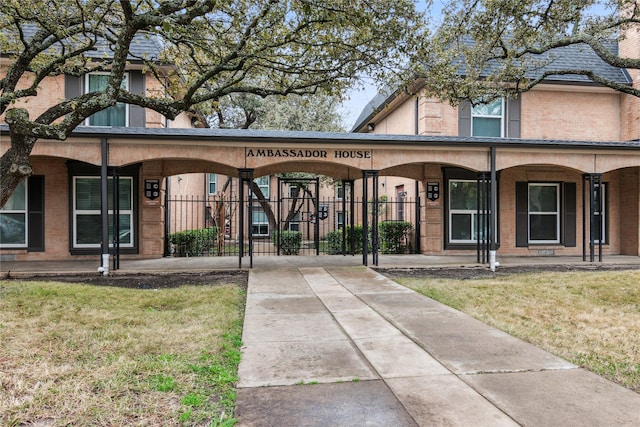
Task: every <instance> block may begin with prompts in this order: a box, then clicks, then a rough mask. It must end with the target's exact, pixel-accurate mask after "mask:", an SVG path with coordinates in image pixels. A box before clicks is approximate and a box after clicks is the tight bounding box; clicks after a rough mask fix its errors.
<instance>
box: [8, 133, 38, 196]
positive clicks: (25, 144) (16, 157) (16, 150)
mask: <svg viewBox="0 0 640 427" xmlns="http://www.w3.org/2000/svg"><path fill="white" fill-rule="evenodd" d="M34 144H35V138H31V137H24V136H22V135H11V147H10V148H9V149H8V150H7V152H6V153H4V154H3V155H2V158H0V207H2V206H4V205H5V204H6V203H7V200H9V197H11V194H13V191H14V190H15V189H16V187H17V186H18V184H20V182H21V181H22V180H23V179H25V178H27V177H28V176H30V175H31V174H33V168H32V167H31V162H30V161H29V154H31V149H32V148H33V145H34Z"/></svg>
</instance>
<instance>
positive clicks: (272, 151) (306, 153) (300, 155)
mask: <svg viewBox="0 0 640 427" xmlns="http://www.w3.org/2000/svg"><path fill="white" fill-rule="evenodd" d="M247 157H269V158H275V157H282V158H296V159H370V158H371V150H311V149H298V148H249V149H247Z"/></svg>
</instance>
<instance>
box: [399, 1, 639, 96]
mask: <svg viewBox="0 0 640 427" xmlns="http://www.w3.org/2000/svg"><path fill="white" fill-rule="evenodd" d="M437 20H438V21H440V22H441V23H440V24H437V25H433V37H429V38H425V39H424V40H423V42H422V46H421V49H420V52H419V53H418V55H417V56H416V57H415V58H414V61H413V64H414V66H415V67H416V68H415V69H414V72H413V74H412V75H411V79H413V78H414V77H415V75H416V74H417V75H420V76H421V77H424V78H425V81H424V82H425V83H426V86H425V87H426V88H427V89H428V90H430V92H431V93H432V94H433V95H436V96H439V97H441V98H443V99H447V100H449V101H451V102H453V103H454V104H455V103H458V102H460V101H461V100H478V99H479V100H487V99H488V98H495V97H499V96H505V95H506V96H513V95H515V94H516V93H518V92H524V91H527V90H529V89H531V88H533V87H534V86H536V85H537V84H539V83H541V82H543V81H545V80H548V79H550V78H553V77H554V76H563V75H572V76H574V77H576V76H580V77H581V78H584V79H585V80H590V81H592V82H593V83H596V84H599V85H602V86H606V87H609V88H611V89H613V90H616V91H619V92H622V93H626V94H629V95H632V96H637V97H640V84H638V83H637V82H636V84H635V85H630V84H628V82H621V81H619V80H616V79H612V78H610V75H608V74H607V73H606V72H602V71H606V67H602V66H593V65H594V62H590V61H592V59H593V58H596V59H598V58H599V61H601V63H605V64H608V65H609V66H611V67H616V68H626V69H627V70H629V71H630V72H631V74H632V77H634V78H635V79H638V75H639V74H640V47H639V46H638V44H639V43H640V38H639V37H638V31H640V2H638V1H637V0H455V1H453V0H451V1H448V2H446V4H445V6H444V8H443V9H442V15H441V17H440V18H437ZM432 22H435V20H434V21H432ZM625 38H626V39H627V41H628V42H629V43H628V46H629V47H630V50H629V51H619V50H618V49H617V44H618V42H619V41H620V40H622V41H623V43H624V41H625V40H624V39H625ZM633 40H635V41H633ZM566 49H572V52H573V53H576V54H577V55H578V56H580V59H579V60H578V61H573V63H572V65H571V66H568V65H567V64H568V62H567V61H564V60H563V59H564V56H565V54H566V52H567V50H566ZM634 50H635V51H634ZM580 60H583V61H582V63H580ZM576 63H577V64H579V65H577V66H576Z"/></svg>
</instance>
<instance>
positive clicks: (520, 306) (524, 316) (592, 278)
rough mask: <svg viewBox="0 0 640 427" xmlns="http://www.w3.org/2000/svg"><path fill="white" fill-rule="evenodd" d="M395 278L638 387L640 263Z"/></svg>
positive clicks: (459, 308) (532, 341)
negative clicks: (611, 268) (624, 267)
mask: <svg viewBox="0 0 640 427" xmlns="http://www.w3.org/2000/svg"><path fill="white" fill-rule="evenodd" d="M397 281H398V282H399V283H401V284H403V285H404V286H407V287H409V288H411V289H414V290H416V291H418V292H421V293H422V294H424V295H426V296H429V297H431V298H433V299H435V300H438V301H440V302H442V303H444V304H447V305H449V306H451V307H453V308H456V309H458V310H460V311H463V312H465V313H467V314H469V315H471V316H473V317H476V318H478V319H480V320H482V321H483V322H485V323H488V324H490V325H492V326H495V327H497V328H499V329H502V330H503V331H505V332H507V333H509V334H512V335H514V336H517V337H519V338H522V339H524V340H525V341H528V342H531V343H533V344H535V345H537V346H539V347H541V348H543V349H545V350H547V351H550V352H552V353H554V354H556V355H558V356H561V357H563V358H565V359H567V360H569V361H570V362H572V363H574V364H577V365H580V366H583V367H585V368H587V369H589V370H591V371H593V372H596V373H598V374H600V375H602V376H604V377H606V378H609V379H611V380H613V381H615V382H618V383H619V384H622V385H624V386H626V387H628V388H630V389H632V390H635V391H639V392H640V339H639V337H640V270H628V271H608V272H562V273H556V272H538V273H531V274H513V275H496V276H494V277H488V278H478V279H473V280H452V279H439V278H434V279H430V278H420V279H417V278H401V279H397Z"/></svg>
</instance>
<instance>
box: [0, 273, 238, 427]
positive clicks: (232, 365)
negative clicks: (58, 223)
mask: <svg viewBox="0 0 640 427" xmlns="http://www.w3.org/2000/svg"><path fill="white" fill-rule="evenodd" d="M244 300H245V298H244V290H243V289H242V287H241V286H238V285H231V284H229V285H212V286H184V287H180V288H175V289H161V290H138V289H122V288H110V287H99V286H89V285H82V284H65V283H56V282H28V281H0V342H1V343H2V345H1V346H0V425H6V426H18V425H40V424H42V425H54V426H66V425H74V426H75V425H78V426H83V425H127V426H148V425H162V426H181V425H182V426H187V425H233V423H235V420H234V419H233V407H234V404H235V383H236V382H237V368H238V363H239V361H240V345H241V341H240V337H241V333H242V315H243V310H244Z"/></svg>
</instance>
